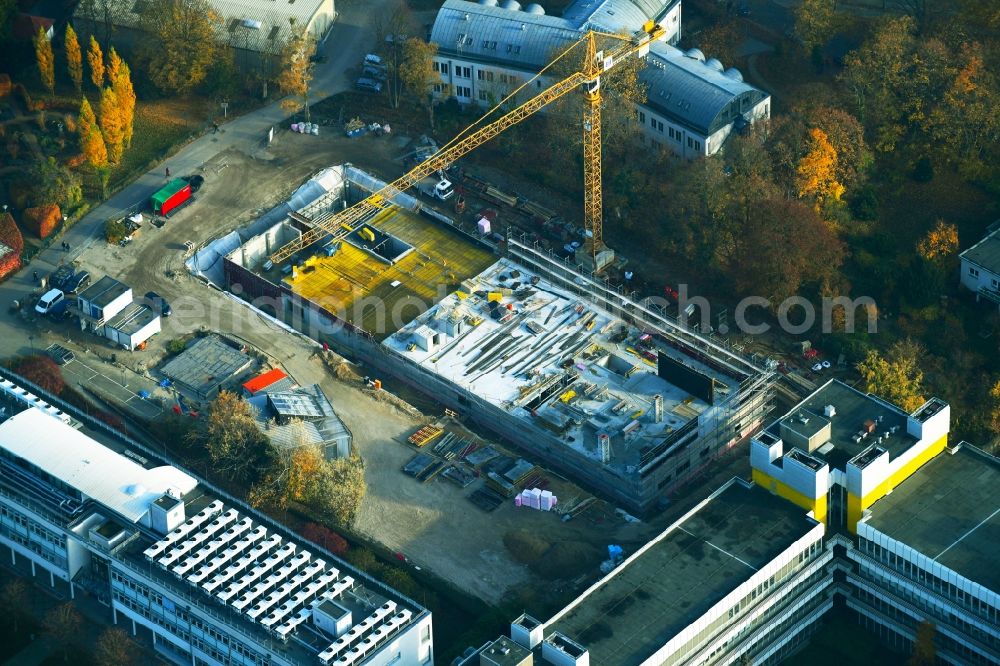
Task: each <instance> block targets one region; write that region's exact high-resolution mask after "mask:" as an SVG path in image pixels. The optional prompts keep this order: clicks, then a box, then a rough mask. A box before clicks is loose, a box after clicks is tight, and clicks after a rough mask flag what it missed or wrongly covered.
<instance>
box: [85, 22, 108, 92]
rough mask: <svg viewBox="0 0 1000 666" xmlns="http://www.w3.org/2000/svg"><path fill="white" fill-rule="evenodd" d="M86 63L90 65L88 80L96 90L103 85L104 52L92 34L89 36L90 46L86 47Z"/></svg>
mask: <svg viewBox="0 0 1000 666" xmlns="http://www.w3.org/2000/svg"><path fill="white" fill-rule="evenodd" d="M87 64H88V65H90V82H91V83H93V84H94V87H95V88H97V89H98V90H100V89H101V87H102V86H104V52H103V51H101V45H100V44H98V43H97V40H96V39H94V36H93V35H91V36H90V48H89V49H87Z"/></svg>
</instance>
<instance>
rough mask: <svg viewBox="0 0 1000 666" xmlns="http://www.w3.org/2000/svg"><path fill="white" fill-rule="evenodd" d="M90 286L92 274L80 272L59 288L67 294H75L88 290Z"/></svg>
mask: <svg viewBox="0 0 1000 666" xmlns="http://www.w3.org/2000/svg"><path fill="white" fill-rule="evenodd" d="M88 284H90V273H88V272H87V271H80V272H79V273H74V274H73V275H72V276H70V277H69V278H67V279H66V280H65V281H64V282H63V283H62V285H61V286H60V287H59V288H60V289H62V290H63V292H65V293H67V294H75V293H78V292H80V291H83V290H84V289H86V288H87V285H88Z"/></svg>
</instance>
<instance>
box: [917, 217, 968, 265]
mask: <svg viewBox="0 0 1000 666" xmlns="http://www.w3.org/2000/svg"><path fill="white" fill-rule="evenodd" d="M917 252H919V253H920V256H921V257H923V258H924V259H926V260H928V261H937V260H940V259H947V258H949V257H951V256H953V255H954V254H955V253H956V252H958V229H957V228H956V227H955V225H954V224H948V223H947V222H945V221H944V220H938V221H937V224H935V225H934V228H933V229H931V230H930V231H928V232H927V235H926V236H924V237H923V238H921V239H920V242H918V243H917Z"/></svg>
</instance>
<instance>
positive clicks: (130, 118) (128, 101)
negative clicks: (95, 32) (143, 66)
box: [108, 48, 135, 147]
mask: <svg viewBox="0 0 1000 666" xmlns="http://www.w3.org/2000/svg"><path fill="white" fill-rule="evenodd" d="M108 82H109V83H110V84H111V88H112V90H114V91H115V96H116V97H117V98H118V111H119V114H120V115H121V122H122V141H123V143H124V145H125V147H128V146H129V145H130V144H131V143H132V125H133V123H134V122H135V89H134V88H133V87H132V70H131V69H130V68H129V66H128V63H126V62H125V61H124V60H122V59H121V58H120V57H119V56H118V53H116V52H115V50H114V48H112V49H111V55H110V57H109V60H108Z"/></svg>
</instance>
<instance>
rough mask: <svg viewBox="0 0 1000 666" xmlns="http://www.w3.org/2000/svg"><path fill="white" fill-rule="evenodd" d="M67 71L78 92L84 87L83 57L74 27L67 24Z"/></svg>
mask: <svg viewBox="0 0 1000 666" xmlns="http://www.w3.org/2000/svg"><path fill="white" fill-rule="evenodd" d="M65 48H66V69H67V70H68V71H69V78H70V80H71V81H73V87H74V88H76V91H77V92H80V90H81V89H82V87H83V55H82V54H81V52H80V40H79V39H77V37H76V31H75V30H73V26H71V25H70V24H68V23H67V24H66V41H65Z"/></svg>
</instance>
